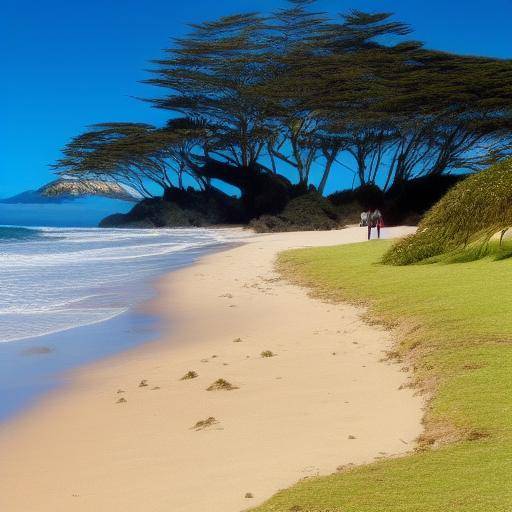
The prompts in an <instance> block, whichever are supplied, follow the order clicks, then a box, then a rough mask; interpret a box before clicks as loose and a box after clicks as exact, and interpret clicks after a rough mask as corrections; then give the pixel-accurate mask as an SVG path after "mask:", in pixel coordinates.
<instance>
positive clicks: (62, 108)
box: [0, 0, 512, 198]
mask: <svg viewBox="0 0 512 512" xmlns="http://www.w3.org/2000/svg"><path fill="white" fill-rule="evenodd" d="M0 6H1V11H0V12H1V15H0V59H1V62H2V77H1V80H0V98H1V99H0V198H2V197H9V196H12V195H14V194H16V193H19V192H22V191H24V190H28V189H35V188H38V187H40V186H41V185H44V184H45V183H47V182H48V181H50V180H51V179H53V177H54V176H53V174H52V170H51V169H50V168H49V165H50V164H51V163H52V162H54V161H55V160H56V159H57V158H58V157H59V150H60V148H61V147H62V146H63V145H64V144H65V143H66V142H67V141H68V140H69V139H70V138H71V137H72V136H74V135H76V134H78V133H80V132H81V131H82V130H84V128H85V127H87V126H88V125H91V124H93V123H97V122H104V121H136V122H149V123H155V124H160V123H163V122H165V120H166V119H167V118H168V117H169V113H165V112H163V111H158V110H155V109H152V108H151V107H150V106H149V105H147V104H145V103H143V102H141V101H138V100H137V99H135V98H137V97H146V98H147V97H152V96H154V95H155V93H156V94H158V93H159V91H158V90H156V89H155V88H153V87H150V86H147V85H144V84H141V83H140V80H143V79H145V78H147V77H148V76H149V74H148V72H147V69H148V68H149V67H150V65H149V64H148V61H149V60H150V59H155V58H159V57H160V56H161V55H162V49H164V48H166V47H169V46H170V40H171V38H172V37H176V36H180V35H183V34H184V33H186V31H187V24H188V23H193V22H200V21H204V20H207V19H214V18H217V17H219V16H222V15H226V14H232V13H235V12H248V11H268V10H271V9H273V8H275V7H281V6H283V2H282V1H277V0H214V1H212V0H194V1H185V0H182V1H173V0H144V1H141V0H87V1H84V0H73V1H69V0H45V1H38V0H31V1H27V0H0ZM318 7H319V9H320V10H324V11H327V12H330V13H332V14H336V13H339V12H346V11H348V10H350V9H359V10H364V11H370V12H376V11H378V12H382V11H386V12H394V13H395V18H396V19H397V20H400V21H404V22H407V23H409V24H410V25H411V26H412V28H413V29H414V32H413V34H412V35H411V38H414V39H418V40H421V41H424V42H425V43H426V45H427V46H428V47H430V48H435V49H440V50H446V51H451V52H457V53H462V54H476V55H486V56H494V57H501V58H512V39H511V38H510V20H511V19H512V0H485V1H484V0H428V1H426V0H319V2H318ZM346 185H348V186H350V183H347V184H346Z"/></svg>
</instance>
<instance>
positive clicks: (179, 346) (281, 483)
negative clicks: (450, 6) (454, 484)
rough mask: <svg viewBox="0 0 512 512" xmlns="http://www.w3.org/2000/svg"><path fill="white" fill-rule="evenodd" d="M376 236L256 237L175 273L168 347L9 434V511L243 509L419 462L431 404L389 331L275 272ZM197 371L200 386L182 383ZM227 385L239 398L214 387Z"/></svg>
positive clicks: (2, 443)
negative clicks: (306, 487) (372, 470)
mask: <svg viewBox="0 0 512 512" xmlns="http://www.w3.org/2000/svg"><path fill="white" fill-rule="evenodd" d="M386 231H387V233H388V234H390V236H399V235H402V234H405V233H408V232H410V231H411V229H410V228H393V229H389V230H386ZM365 235H366V231H365V229H360V228H349V229H345V230H340V231H331V232H314V233H282V234H269V235H255V236H254V237H251V238H249V239H248V240H247V241H246V243H244V245H241V246H238V247H235V248H231V249H229V250H226V251H223V252H219V253H216V254H213V255H209V256H207V257H205V258H203V259H202V260H200V261H199V262H198V263H197V264H195V265H194V266H192V267H188V268H186V269H183V270H180V271H178V272H174V273H172V274H169V275H168V276H166V277H165V278H164V279H163V280H162V281H161V282H160V284H159V290H160V297H159V299H158V300H157V301H155V303H154V304H153V306H152V307H153V309H154V310H157V311H158V312H159V313H160V314H161V315H163V317H164V320H165V323H166V325H168V327H167V328H166V329H165V331H166V332H167V334H165V335H164V336H163V339H162V340H160V341H159V342H155V343H149V344H146V345H143V346H141V347H139V348H137V349H134V350H131V351H128V352H126V353H123V354H122V355H120V356H116V357H114V358H110V359H108V360H105V361H102V362H100V363H96V364H94V365H91V366H88V367H86V368H84V369H81V370H80V371H77V372H73V374H71V375H68V376H66V381H67V385H66V386H65V387H64V388H63V389H61V390H60V391H58V392H56V393H53V394H52V395H50V396H48V397H47V398H45V399H43V400H41V401H40V402H39V404H38V405H37V406H35V407H33V408H32V409H31V410H29V411H27V412H26V413H24V414H23V415H21V416H20V417H18V418H16V419H14V420H12V421H10V422H8V423H5V424H4V425H2V426H1V427H0V454H1V455H0V510H2V511H6V512H64V511H65V512H70V511H71V512H72V511H84V512H85V511H86V512H91V511H94V512H107V511H108V512H116V511H123V512H141V511H144V512H181V511H183V512H185V511H187V512H204V511H208V512H238V511H240V510H243V509H246V508H250V507H252V506H255V505H257V504H258V503H261V502H262V501H264V500H265V499H267V498H268V497H270V496H271V495H272V494H273V493H275V492H276V491H277V490H279V489H281V488H284V487H287V486H290V485H292V484H293V483H295V482H297V481H298V480H300V479H302V478H305V477H311V476H314V475H318V474H329V473H332V472H334V471H336V469H337V467H339V466H343V465H347V464H351V463H352V464H361V463H367V462H371V461H373V460H375V459H376V458H379V457H383V456H388V455H396V454H402V453H405V452H407V451H410V450H412V449H413V448H414V440H415V438H416V437H417V436H418V435H419V434H420V433H421V429H422V428H421V418H422V407H423V401H422V399H421V398H420V397H417V396H414V394H413V391H412V390H410V389H401V390H400V389H399V388H400V386H401V384H403V383H404V382H406V381H407V378H408V375H407V374H406V373H403V372H402V371H401V367H400V365H398V364H393V363H390V362H382V361H381V359H382V358H383V356H384V353H385V351H386V350H389V349H390V348H391V347H392V344H393V339H392V335H393V333H390V332H388V331H385V330H384V329H382V328H380V327H377V326H370V325H368V324H367V323H365V322H364V321H363V320H362V317H363V315H364V313H365V310H364V309H363V308H358V307H355V306H352V305H347V304H338V305H333V304H327V303H324V302H322V301H320V300H317V299H312V298H310V297H309V296H308V292H307V290H305V289H302V288H300V287H297V286H295V285H291V284H288V283H286V282H285V281H283V280H279V279H278V276H277V275H276V273H275V271H274V269H273V264H274V261H275V257H276V255H277V253H278V252H279V251H281V250H284V249H288V248H295V247H303V246H320V245H336V244H341V243H349V242H354V241H360V240H364V238H365ZM235 340H236V341H235ZM263 351H271V352H272V353H273V354H274V357H262V356H261V353H262V352H263ZM188 371H194V372H197V374H198V376H197V377H196V378H193V379H187V380H180V378H181V377H182V376H183V375H184V374H186V373H187V372H188ZM217 379H225V380H226V381H228V382H229V383H231V384H232V385H233V387H235V388H236V389H232V390H217V391H206V389H207V388H208V387H209V386H210V385H211V384H212V383H213V382H215V381H216V380H217ZM143 380H144V381H146V382H144V383H143V384H147V385H142V386H140V383H141V381H143ZM118 391H119V392H118ZM121 391H122V392H121ZM120 399H124V400H125V401H121V402H119V403H118V401H119V400H120ZM210 417H213V418H215V422H214V423H213V424H212V425H210V426H207V427H206V428H204V429H199V430H196V429H194V428H192V427H194V425H195V424H196V423H197V422H198V421H201V420H206V419H207V418H210ZM247 493H250V495H251V496H253V497H252V498H251V497H245V496H246V494H247Z"/></svg>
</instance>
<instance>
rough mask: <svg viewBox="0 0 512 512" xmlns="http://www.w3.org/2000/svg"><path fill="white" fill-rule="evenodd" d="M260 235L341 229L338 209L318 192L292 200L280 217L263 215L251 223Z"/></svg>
mask: <svg viewBox="0 0 512 512" xmlns="http://www.w3.org/2000/svg"><path fill="white" fill-rule="evenodd" d="M250 226H251V227H252V228H253V229H254V230H255V231H256V232H258V233H270V232H277V231H320V230H330V229H336V228H338V227H340V220H339V216H338V213H337V211H336V208H335V207H334V206H333V205H332V204H331V203H330V202H329V201H328V200H327V199H326V198H325V197H322V196H321V195H320V194H318V193H317V192H308V193H307V194H303V195H301V196H298V197H296V198H294V199H292V200H291V201H290V202H289V203H288V204H287V205H286V207H285V208H284V210H283V211H282V212H281V213H280V214H279V215H262V216H261V217H259V218H258V219H255V220H253V221H251V223H250Z"/></svg>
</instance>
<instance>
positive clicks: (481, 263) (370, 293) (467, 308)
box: [255, 241, 512, 512]
mask: <svg viewBox="0 0 512 512" xmlns="http://www.w3.org/2000/svg"><path fill="white" fill-rule="evenodd" d="M389 247H390V242H387V241H375V242H370V243H364V244H354V245H345V246H339V247H330V248H317V249H303V250H297V251H289V252H286V253H283V254H282V255H281V257H280V260H279V265H280V268H281V270H282V272H283V273H284V274H285V275H286V276H287V277H289V278H290V279H292V280H294V281H296V282H300V283H303V284H306V285H308V286H310V287H312V288H313V289H314V290H315V291H316V292H317V293H318V294H319V295H320V296H324V297H329V298H334V299H339V300H349V301H354V302H365V303H368V304H370V311H369V315H370V317H371V318H373V319H375V320H379V321H383V322H386V323H389V324H393V325H397V326H398V327H399V330H398V332H399V333H400V339H399V342H398V343H397V347H396V350H397V354H398V355H399V356H400V357H402V358H404V360H405V361H406V363H405V364H406V365H409V366H411V367H412V368H413V369H414V371H415V376H416V378H417V381H418V385H419V386H421V387H423V388H424V389H427V390H429V392H430V393H431V394H432V396H433V397H432V400H431V402H430V405H429V408H428V411H427V414H426V433H425V436H424V438H423V439H422V442H421V446H422V449H421V451H418V452H417V453H414V454H412V455H409V456H406V457H402V458H399V459H393V460H387V461H380V462H378V463H375V464H372V465H369V466H362V467H359V468H355V469H352V470H349V471H346V472H343V473H339V474H334V475H331V476H327V477H320V478H314V479H307V480H304V481H302V482H300V483H298V484H297V485H295V486H294V487H292V488H290V489H287V490H283V491H281V492H279V493H278V494H277V495H276V496H274V497H273V498H271V499H270V500H269V501H268V502H267V503H265V504H264V505H262V506H260V507H258V508H256V509H255V510H256V511H258V512H268V511H280V512H285V511H297V512H298V511H304V512H306V511H308V512H313V511H315V512H320V511H322V512H405V511H407V512H427V511H428V512H444V511H471V512H476V511H478V512H484V511H485V512H491V511H496V512H498V511H499V512H501V511H503V512H505V511H507V512H510V511H512V260H510V259H506V260H501V261H495V260H494V259H491V258H486V259H482V260H478V261H473V262H467V263H453V264H445V263H432V264H425V265H414V266H405V267H393V266H385V265H382V264H380V263H379V261H380V259H381V258H382V255H383V254H384V252H385V251H386V250H387V249H388V248H389Z"/></svg>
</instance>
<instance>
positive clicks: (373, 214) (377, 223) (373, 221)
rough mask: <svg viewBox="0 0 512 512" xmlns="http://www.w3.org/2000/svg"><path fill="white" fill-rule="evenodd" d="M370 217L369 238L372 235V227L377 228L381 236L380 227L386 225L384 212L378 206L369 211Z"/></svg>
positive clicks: (378, 235) (368, 216)
mask: <svg viewBox="0 0 512 512" xmlns="http://www.w3.org/2000/svg"><path fill="white" fill-rule="evenodd" d="M367 218H368V240H370V239H371V237H372V228H377V237H378V238H380V229H381V228H382V227H383V226H384V220H383V217H382V213H381V212H380V210H379V209H378V208H375V209H374V210H373V211H372V210H371V209H370V210H369V211H368V212H367Z"/></svg>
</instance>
